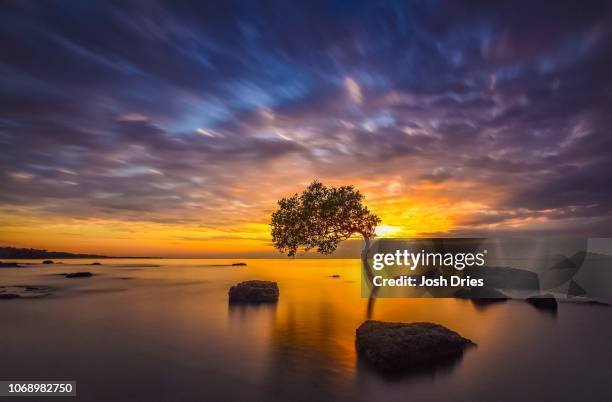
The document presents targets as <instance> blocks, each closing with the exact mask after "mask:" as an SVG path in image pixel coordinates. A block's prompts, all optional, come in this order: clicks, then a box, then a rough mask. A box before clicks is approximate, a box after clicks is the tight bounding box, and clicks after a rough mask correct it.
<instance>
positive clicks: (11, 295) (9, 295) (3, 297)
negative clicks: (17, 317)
mask: <svg viewBox="0 0 612 402" xmlns="http://www.w3.org/2000/svg"><path fill="white" fill-rule="evenodd" d="M19 297H20V296H19V295H17V294H15V293H0V300H10V299H19Z"/></svg>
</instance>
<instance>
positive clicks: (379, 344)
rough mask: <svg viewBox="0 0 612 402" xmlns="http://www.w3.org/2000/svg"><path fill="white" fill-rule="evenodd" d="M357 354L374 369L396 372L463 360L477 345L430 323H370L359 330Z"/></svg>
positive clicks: (365, 323)
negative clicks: (465, 352) (461, 358)
mask: <svg viewBox="0 0 612 402" xmlns="http://www.w3.org/2000/svg"><path fill="white" fill-rule="evenodd" d="M355 344H356V347H357V353H358V354H359V356H360V357H361V358H363V359H364V360H365V361H367V362H368V363H369V364H370V365H372V366H373V367H375V368H377V369H379V370H381V371H385V372H393V371H399V370H413V369H421V368H428V367H433V366H435V365H437V364H442V363H446V362H448V361H450V360H453V359H456V358H458V357H461V355H462V353H463V351H464V350H465V348H467V347H469V346H472V345H474V343H473V342H472V341H471V340H469V339H467V338H464V337H462V336H461V335H459V334H458V333H456V332H454V331H451V330H450V329H448V328H446V327H444V326H442V325H438V324H434V323H429V322H417V323H410V324H407V323H401V322H383V321H373V320H368V321H365V322H364V323H363V324H361V325H360V326H359V328H357V336H356V341H355Z"/></svg>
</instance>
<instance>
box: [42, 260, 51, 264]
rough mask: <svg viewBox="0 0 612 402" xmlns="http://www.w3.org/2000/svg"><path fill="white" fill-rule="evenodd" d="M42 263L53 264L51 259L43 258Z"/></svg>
mask: <svg viewBox="0 0 612 402" xmlns="http://www.w3.org/2000/svg"><path fill="white" fill-rule="evenodd" d="M42 263H43V264H53V261H52V260H44V261H43V262H42Z"/></svg>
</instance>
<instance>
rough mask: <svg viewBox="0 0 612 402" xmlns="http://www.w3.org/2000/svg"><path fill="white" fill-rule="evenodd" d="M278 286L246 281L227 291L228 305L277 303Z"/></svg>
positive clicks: (266, 282) (267, 282) (271, 283)
mask: <svg viewBox="0 0 612 402" xmlns="http://www.w3.org/2000/svg"><path fill="white" fill-rule="evenodd" d="M278 294H279V291H278V285H277V284H276V282H271V281H257V280H254V281H246V282H240V283H239V284H237V285H234V286H232V287H231V288H230V290H229V301H230V303H273V302H276V301H278Z"/></svg>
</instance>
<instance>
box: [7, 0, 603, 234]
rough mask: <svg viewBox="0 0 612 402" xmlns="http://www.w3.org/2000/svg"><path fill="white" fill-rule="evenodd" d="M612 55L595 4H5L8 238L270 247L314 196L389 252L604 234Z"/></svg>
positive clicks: (600, 9) (599, 7) (599, 6)
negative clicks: (538, 235) (470, 236)
mask: <svg viewBox="0 0 612 402" xmlns="http://www.w3.org/2000/svg"><path fill="white" fill-rule="evenodd" d="M611 49H612V11H611V8H610V5H609V2H603V1H602V2H598V1H586V2H580V3H579V4H575V5H571V4H565V3H558V2H551V3H549V4H546V2H537V3H534V2H512V3H508V4H505V5H504V4H497V3H496V2H488V1H483V2H478V1H477V2H465V3H463V4H462V2H455V1H449V2H384V3H378V2H363V3H355V2H346V3H342V2H341V3H337V2H335V3H329V2H320V3H319V2H302V3H299V4H298V3H295V2H282V1H279V2H264V3H259V4H256V3H252V2H223V3H216V4H213V3H211V2H193V3H188V2H153V1H147V2H137V1H135V2H123V1H122V2H113V1H109V2H98V3H97V4H90V3H88V4H72V3H66V2H59V3H55V2H45V1H41V2H17V1H14V2H13V1H8V2H5V3H4V4H3V5H2V7H1V9H0V50H1V52H2V55H3V58H2V62H1V63H0V72H1V75H0V82H1V85H0V145H1V148H2V152H1V153H0V169H1V170H0V185H1V189H2V191H1V192H0V213H1V219H2V221H3V222H4V223H5V224H6V225H10V227H11V231H12V232H14V233H17V232H20V233H25V232H27V230H34V228H33V227H32V225H34V226H35V222H42V221H44V220H47V221H49V220H54V219H57V220H66V221H68V220H72V219H76V220H77V221H79V222H81V220H85V221H87V220H92V219H96V220H97V221H98V220H99V221H105V220H107V221H123V222H125V221H129V222H141V223H147V224H150V225H192V227H194V228H201V230H202V231H206V230H209V231H214V233H215V234H214V236H213V235H212V234H211V238H213V237H214V238H215V239H221V238H228V239H231V238H232V236H234V237H235V238H238V237H239V238H248V239H252V238H258V239H265V237H266V236H265V234H264V231H265V226H264V225H265V224H266V223H267V219H268V216H269V213H270V211H271V209H272V208H273V207H274V202H275V200H276V199H277V198H279V197H281V196H283V195H286V194H288V193H292V192H294V191H297V190H298V189H299V188H300V187H301V186H303V185H304V184H306V183H308V182H309V181H310V180H312V179H313V178H319V179H322V180H326V181H329V182H331V183H337V184H346V183H352V184H356V185H357V186H358V187H360V188H361V189H363V190H364V192H366V194H367V196H368V199H369V200H370V204H371V206H372V207H373V209H375V210H377V211H378V212H379V213H381V215H383V218H384V220H385V222H384V223H385V224H387V225H390V227H392V229H393V230H396V231H397V233H404V234H419V233H429V232H439V231H441V232H445V233H462V234H464V233H485V232H486V231H489V230H503V231H511V232H517V231H549V230H554V231H562V232H564V233H572V232H580V233H582V234H584V233H586V234H590V235H612V230H610V226H609V224H608V223H609V222H610V220H611V219H612V207H610V206H611V205H612V190H611V189H610V183H612V158H610V155H612V133H611V132H610V130H611V129H612V115H611V114H610V111H611V110H612V73H610V71H612V51H611ZM415 214H421V215H420V216H422V218H420V220H419V219H417V220H415V219H416V218H415V216H414V215H415ZM35 217H37V218H36V219H35ZM37 219H38V220H37ZM19 221H22V222H23V223H22V224H21V223H18V222H19ZM97 221H96V222H97ZM249 225H255V227H254V228H251V227H250V226H249ZM211 233H212V232H211ZM178 237H181V238H185V239H186V238H192V237H193V236H191V235H185V236H178ZM0 240H2V241H6V242H11V238H10V236H4V237H3V238H0Z"/></svg>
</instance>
